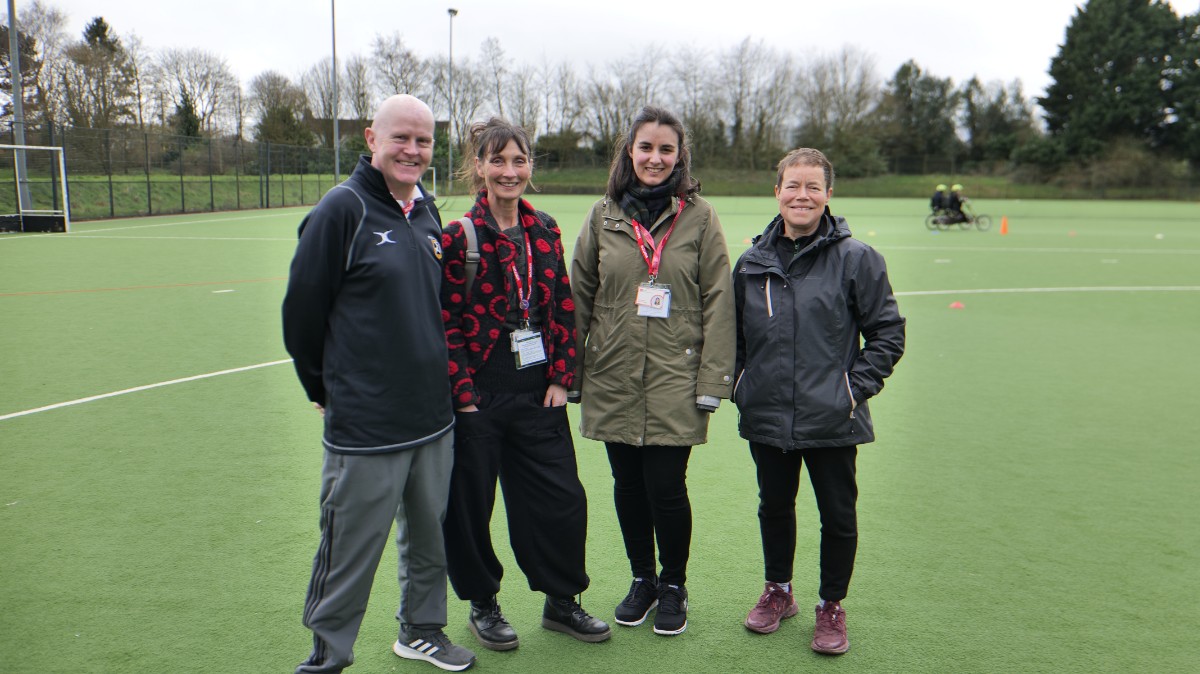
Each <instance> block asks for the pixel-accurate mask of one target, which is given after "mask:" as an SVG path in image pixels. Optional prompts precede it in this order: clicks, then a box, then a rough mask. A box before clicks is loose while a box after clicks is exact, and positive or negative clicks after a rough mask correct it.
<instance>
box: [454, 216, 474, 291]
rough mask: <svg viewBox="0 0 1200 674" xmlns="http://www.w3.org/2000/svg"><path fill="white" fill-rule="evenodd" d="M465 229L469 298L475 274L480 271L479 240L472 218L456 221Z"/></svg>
mask: <svg viewBox="0 0 1200 674" xmlns="http://www.w3.org/2000/svg"><path fill="white" fill-rule="evenodd" d="M456 222H457V223H458V224H459V225H461V226H462V228H463V234H464V235H466V237H467V263H466V267H465V270H466V279H467V292H466V294H467V296H468V297H469V296H470V295H471V288H472V287H473V286H474V285H475V272H476V271H478V270H479V239H478V238H477V237H476V236H475V223H473V222H471V219H470V218H463V219H462V220H457V221H456Z"/></svg>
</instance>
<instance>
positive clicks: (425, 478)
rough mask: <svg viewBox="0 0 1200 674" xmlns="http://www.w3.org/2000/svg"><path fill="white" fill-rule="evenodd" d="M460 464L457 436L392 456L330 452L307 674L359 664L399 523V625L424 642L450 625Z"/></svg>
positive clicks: (308, 610) (311, 589)
mask: <svg viewBox="0 0 1200 674" xmlns="http://www.w3.org/2000/svg"><path fill="white" fill-rule="evenodd" d="M453 465H454V433H453V432H450V433H447V434H446V435H444V436H442V437H441V438H438V439H437V440H434V441H433V442H430V443H428V444H425V445H421V446H419V447H414V448H410V449H405V450H402V451H399V452H395V453H391V454H367V455H354V454H335V453H333V452H330V451H328V450H326V452H325V464H324V467H323V468H322V469H321V542H320V545H319V546H318V548H317V554H316V556H315V557H314V558H313V571H312V580H311V581H310V582H309V586H308V599H307V600H306V602H305V605H304V625H305V626H306V627H308V628H309V629H311V630H312V632H313V652H312V654H311V655H310V656H309V657H308V660H306V661H305V662H304V663H302V664H301V665H300V666H299V667H297V668H296V672H297V674H300V673H302V672H304V673H312V672H340V671H342V669H343V668H345V667H348V666H349V665H350V664H351V663H352V662H354V654H353V647H354V640H355V638H356V637H357V636H358V629H359V626H360V625H361V624H362V619H363V614H364V613H366V609H367V600H368V599H369V598H370V595H371V581H372V580H374V578H375V571H376V569H377V568H378V567H379V558H380V555H382V554H383V546H384V545H386V544H387V539H388V533H389V532H390V531H391V527H392V522H393V521H395V523H396V548H397V550H398V552H399V557H400V565H399V566H400V568H399V574H398V578H399V581H400V608H399V610H398V611H397V612H396V619H397V620H399V621H400V622H401V624H402V625H403V626H406V627H407V628H409V629H411V630H412V631H414V632H417V633H420V632H423V631H428V630H437V629H441V628H442V627H445V626H446V552H445V546H444V544H443V538H442V520H443V519H444V518H445V516H446V501H447V496H448V492H449V489H450V471H451V469H452V467H453Z"/></svg>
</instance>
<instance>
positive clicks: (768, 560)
mask: <svg viewBox="0 0 1200 674" xmlns="http://www.w3.org/2000/svg"><path fill="white" fill-rule="evenodd" d="M750 453H751V454H753V455H754V464H755V465H756V466H757V467H758V526H759V529H760V531H761V533H762V545H763V561H764V562H765V565H766V580H767V581H769V582H774V583H786V582H790V581H791V580H792V564H793V561H794V560H795V557H796V493H797V491H798V490H799V488H800V469H801V465H806V466H807V467H808V480H809V482H811V483H812V487H813V494H814V495H815V496H816V499H817V510H818V512H819V513H820V516H821V587H820V597H821V599H824V600H826V601H841V600H842V599H845V598H846V592H847V591H848V590H849V588H850V576H851V574H853V573H854V555H855V553H856V552H857V550H858V513H857V509H856V503H857V501H858V482H857V480H856V478H855V461H856V459H857V458H858V447H855V446H850V447H821V448H816V449H793V450H789V451H786V452H785V451H783V450H782V449H780V448H778V447H771V446H770V445H764V444H760V443H757V442H751V443H750Z"/></svg>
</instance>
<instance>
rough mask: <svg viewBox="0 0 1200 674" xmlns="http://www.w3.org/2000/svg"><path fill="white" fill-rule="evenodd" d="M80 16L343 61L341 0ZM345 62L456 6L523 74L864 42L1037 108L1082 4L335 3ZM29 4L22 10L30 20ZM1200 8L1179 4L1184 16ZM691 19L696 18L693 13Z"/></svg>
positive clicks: (82, 9)
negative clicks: (1019, 94) (691, 50)
mask: <svg viewBox="0 0 1200 674" xmlns="http://www.w3.org/2000/svg"><path fill="white" fill-rule="evenodd" d="M43 2H45V3H46V4H49V5H51V6H54V7H58V8H59V9H61V10H63V11H64V12H66V13H67V14H68V24H67V29H68V31H69V32H70V34H71V35H72V37H78V36H79V34H80V33H81V31H82V30H83V27H84V25H86V24H87V22H88V21H89V20H91V18H92V17H94V16H103V17H104V18H105V20H106V21H108V23H109V24H110V25H111V26H112V27H113V29H114V30H116V32H117V33H118V34H119V35H121V36H128V35H129V34H131V33H133V34H136V35H137V36H138V37H140V38H141V39H142V41H143V42H144V43H145V44H146V46H148V47H150V48H151V49H160V48H163V47H169V46H176V47H198V48H201V49H204V50H207V51H210V52H213V53H215V54H218V55H220V56H222V57H224V58H225V59H226V61H227V63H228V64H229V66H230V68H231V69H232V70H233V72H234V73H235V74H236V75H237V76H238V77H239V78H241V80H242V82H243V84H246V83H248V82H249V81H250V79H251V78H253V77H254V76H255V75H257V74H259V73H261V72H263V71H264V70H268V69H273V70H278V71H280V72H282V73H284V74H285V75H288V76H291V77H293V78H295V77H298V76H299V74H300V73H301V72H303V71H304V70H307V69H308V68H309V67H310V66H311V65H312V64H314V63H316V62H317V61H318V60H319V59H321V58H323V57H326V56H328V55H329V53H330V38H331V30H330V15H331V10H330V1H329V0H204V1H203V2H194V3H193V2H188V3H183V2H145V0H43ZM335 2H336V8H337V53H338V59H339V61H340V60H342V59H345V58H347V57H348V56H350V55H353V54H356V53H357V54H362V55H364V56H366V55H369V53H370V46H371V41H372V39H373V37H374V36H375V35H376V34H378V33H383V34H390V33H392V32H394V31H398V32H399V33H400V34H401V35H402V36H403V38H404V41H405V43H406V44H408V45H409V47H410V48H412V49H413V50H414V51H415V52H417V53H418V54H419V55H421V56H423V57H429V56H433V55H443V56H444V55H445V54H446V52H447V51H448V47H449V23H450V17H449V15H448V13H447V9H448V8H450V7H454V8H456V9H457V10H458V16H457V17H456V18H455V19H454V20H453V21H454V55H455V59H456V60H457V59H459V58H462V57H470V58H477V57H478V56H479V46H480V44H481V43H482V42H483V41H484V40H485V39H487V38H488V37H496V38H498V39H499V40H500V44H501V46H502V47H503V49H504V51H505V54H506V56H507V57H508V58H509V59H510V60H511V61H512V62H513V65H514V66H520V65H526V64H527V65H538V64H539V63H541V62H542V61H546V60H548V61H550V62H553V63H557V62H559V61H563V60H566V61H569V62H571V63H574V64H575V65H576V66H577V67H578V68H577V72H579V74H581V75H583V74H585V73H586V65H587V64H589V63H591V64H596V65H598V66H602V65H605V64H607V63H610V62H612V61H615V60H617V59H618V58H620V59H626V58H629V57H636V56H637V54H638V53H639V51H642V50H644V49H646V47H648V46H651V45H661V46H662V47H664V48H665V49H667V50H669V49H671V48H672V47H679V46H681V45H685V44H690V45H697V46H704V47H708V48H710V49H712V50H713V51H716V50H720V49H724V48H727V47H730V46H733V45H735V44H737V43H738V42H740V41H741V40H742V39H744V38H746V37H750V38H751V39H753V40H758V39H761V40H763V41H764V42H765V43H766V44H768V45H770V46H772V47H775V48H777V49H781V50H787V51H790V52H793V53H794V54H796V55H797V56H798V57H803V56H805V55H808V54H821V53H832V52H835V51H837V50H839V49H841V47H842V46H843V45H854V46H857V47H859V48H861V49H863V50H865V51H867V52H869V53H871V54H873V55H874V56H875V58H876V66H877V72H878V74H879V76H880V79H881V80H883V81H886V80H887V79H888V78H890V76H891V75H892V74H893V73H894V72H895V70H896V68H897V67H899V66H900V64H902V63H903V62H904V61H906V60H908V59H910V58H911V59H915V60H916V62H917V63H918V64H919V65H920V66H921V67H922V69H923V70H924V71H925V72H927V73H930V74H932V75H935V76H937V77H951V78H953V79H954V82H955V84H961V83H963V82H965V81H966V80H968V79H969V78H970V77H971V76H972V75H976V76H978V77H979V78H980V80H982V81H983V82H985V83H986V82H989V81H992V80H1002V81H1004V82H1009V81H1011V80H1013V79H1015V78H1019V79H1020V80H1021V82H1022V84H1023V87H1024V92H1025V94H1026V96H1027V97H1028V98H1030V99H1032V98H1034V97H1036V96H1039V95H1041V94H1042V93H1043V91H1044V89H1045V87H1046V86H1047V85H1048V84H1049V82H1050V79H1049V76H1048V75H1047V74H1046V71H1047V69H1048V68H1049V65H1050V59H1051V58H1052V57H1053V56H1054V55H1055V54H1056V53H1057V51H1058V47H1059V45H1061V44H1062V41H1063V36H1064V31H1065V29H1066V26H1067V24H1068V22H1069V21H1070V19H1071V17H1072V16H1074V14H1075V11H1076V7H1077V5H1080V4H1083V3H1082V2H1076V1H1075V0H1005V1H1004V2H977V1H975V0H908V1H907V2H895V0H857V1H856V0H841V1H839V0H816V1H813V0H809V1H807V2H803V3H802V2H798V1H796V0H791V1H784V0H773V1H772V0H740V1H736V2H706V1H705V0H691V1H688V2H671V1H662V0H659V1H658V2H647V1H646V0H600V1H599V2H588V3H583V2H574V1H572V0H507V1H503V2H501V1H497V0H451V1H450V2H442V3H438V2H429V0H422V1H421V2H396V1H391V2H389V1H383V0H335ZM22 4H23V2H22V0H18V2H17V6H18V10H17V11H18V14H19V13H20V6H21V5H22ZM1198 4H1200V3H1197V2H1181V1H1176V2H1173V3H1172V6H1173V7H1174V8H1175V10H1176V12H1177V13H1179V14H1181V15H1182V14H1185V13H1193V12H1195V11H1197V5H1198ZM680 8H686V9H680Z"/></svg>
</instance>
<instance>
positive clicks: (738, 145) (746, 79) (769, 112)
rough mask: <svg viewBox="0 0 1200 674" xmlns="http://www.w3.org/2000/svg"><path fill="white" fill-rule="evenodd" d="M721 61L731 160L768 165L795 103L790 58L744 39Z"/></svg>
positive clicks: (777, 150) (746, 165)
mask: <svg viewBox="0 0 1200 674" xmlns="http://www.w3.org/2000/svg"><path fill="white" fill-rule="evenodd" d="M718 63H719V68H718V72H720V73H721V75H722V76H721V85H722V86H723V88H724V89H725V92H726V94H727V97H726V99H725V101H726V106H725V119H726V122H727V123H728V125H729V135H730V137H729V142H730V150H731V152H732V156H733V161H734V163H735V164H736V165H738V166H741V167H744V168H749V169H757V168H761V167H763V166H766V165H768V164H769V163H770V162H771V161H773V160H774V158H775V157H774V155H777V154H779V153H780V150H781V147H782V145H783V136H784V128H785V126H786V121H787V118H788V115H789V112H790V102H791V101H792V100H794V94H795V92H794V89H793V87H792V86H790V83H791V82H792V79H793V70H794V67H793V65H792V57H791V56H790V55H788V54H781V53H779V52H777V51H775V50H774V49H770V48H768V47H766V46H764V45H763V43H762V41H758V42H751V41H750V38H745V39H744V40H742V41H741V43H739V44H738V45H737V46H736V47H733V48H731V49H730V50H729V51H727V52H725V53H723V54H721V55H720V56H719V57H718Z"/></svg>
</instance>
